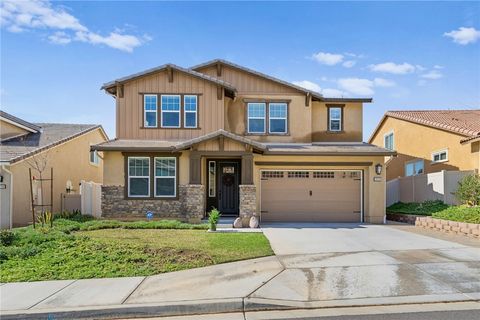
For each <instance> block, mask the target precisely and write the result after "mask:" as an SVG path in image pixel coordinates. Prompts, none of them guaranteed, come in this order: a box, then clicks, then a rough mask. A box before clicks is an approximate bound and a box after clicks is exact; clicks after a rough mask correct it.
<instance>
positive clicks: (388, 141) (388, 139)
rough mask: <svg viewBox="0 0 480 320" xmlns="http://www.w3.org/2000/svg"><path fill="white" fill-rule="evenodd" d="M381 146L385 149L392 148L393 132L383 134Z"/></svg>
mask: <svg viewBox="0 0 480 320" xmlns="http://www.w3.org/2000/svg"><path fill="white" fill-rule="evenodd" d="M383 146H384V147H385V148H386V149H389V150H393V148H394V147H393V132H389V133H387V134H385V135H384V136H383Z"/></svg>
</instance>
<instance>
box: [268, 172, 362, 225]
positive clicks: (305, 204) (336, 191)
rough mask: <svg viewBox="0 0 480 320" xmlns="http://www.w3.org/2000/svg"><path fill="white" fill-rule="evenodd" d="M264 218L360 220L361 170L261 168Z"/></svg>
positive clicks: (299, 220)
mask: <svg viewBox="0 0 480 320" xmlns="http://www.w3.org/2000/svg"><path fill="white" fill-rule="evenodd" d="M260 197H261V214H262V215H261V219H262V221H292V222H361V221H362V172H361V171H355V170H345V171H343V170H331V171H318V170H317V171H314V170H312V171H304V170H288V171H283V170H263V171H261V194H260Z"/></svg>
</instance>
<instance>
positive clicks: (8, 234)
mask: <svg viewBox="0 0 480 320" xmlns="http://www.w3.org/2000/svg"><path fill="white" fill-rule="evenodd" d="M13 240H15V233H13V231H12V230H2V231H0V243H1V244H2V245H4V246H9V245H11V244H12V243H13Z"/></svg>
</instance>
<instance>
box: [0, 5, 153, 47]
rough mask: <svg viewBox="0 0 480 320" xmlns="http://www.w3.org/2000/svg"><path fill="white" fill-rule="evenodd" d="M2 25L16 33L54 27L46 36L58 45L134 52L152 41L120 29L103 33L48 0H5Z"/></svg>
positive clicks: (2, 8) (2, 6) (0, 19)
mask: <svg viewBox="0 0 480 320" xmlns="http://www.w3.org/2000/svg"><path fill="white" fill-rule="evenodd" d="M0 25H1V26H2V27H5V28H6V29H7V30H8V31H10V32H16V33H19V32H24V31H27V30H35V29H46V30H52V31H54V32H53V33H52V34H51V35H49V36H48V37H47V38H48V40H49V41H50V42H51V43H55V44H68V43H70V42H71V41H82V42H87V43H90V44H103V45H106V46H108V47H111V48H114V49H119V50H122V51H126V52H132V51H133V49H135V48H136V47H139V46H141V45H142V44H144V43H145V42H146V41H149V40H151V38H150V37H148V36H135V35H128V34H123V32H121V31H119V30H115V31H114V32H111V33H110V34H109V35H108V36H102V35H100V34H98V33H95V32H92V31H90V30H89V29H88V28H87V27H86V26H84V25H83V24H81V23H80V21H79V20H78V19H77V18H76V17H74V16H73V15H71V14H70V13H68V12H67V11H66V9H64V8H63V7H61V6H54V5H52V3H50V1H48V0H24V1H13V0H3V1H2V2H1V7H0Z"/></svg>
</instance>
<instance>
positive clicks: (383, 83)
mask: <svg viewBox="0 0 480 320" xmlns="http://www.w3.org/2000/svg"><path fill="white" fill-rule="evenodd" d="M373 84H374V85H375V86H376V87H394V86H395V82H393V81H391V80H388V79H383V78H375V79H373Z"/></svg>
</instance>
